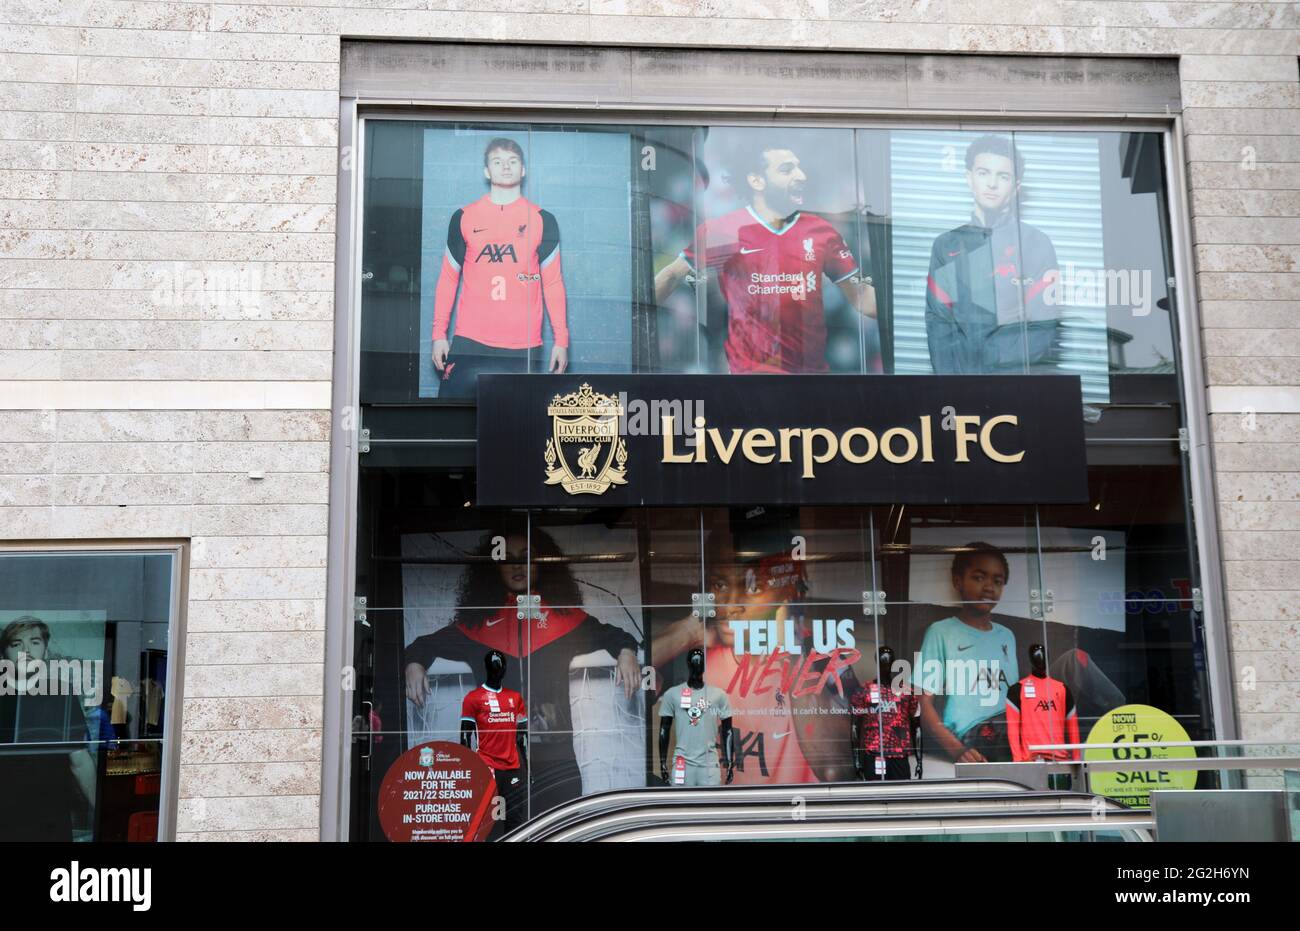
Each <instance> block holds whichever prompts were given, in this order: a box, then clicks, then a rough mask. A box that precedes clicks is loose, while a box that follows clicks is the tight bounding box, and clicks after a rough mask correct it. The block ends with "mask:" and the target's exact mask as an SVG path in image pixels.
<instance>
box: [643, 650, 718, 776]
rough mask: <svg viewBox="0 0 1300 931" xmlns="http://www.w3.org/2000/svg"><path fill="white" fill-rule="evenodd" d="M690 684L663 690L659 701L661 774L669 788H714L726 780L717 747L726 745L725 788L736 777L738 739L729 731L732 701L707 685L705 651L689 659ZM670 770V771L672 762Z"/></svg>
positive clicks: (692, 655)
mask: <svg viewBox="0 0 1300 931" xmlns="http://www.w3.org/2000/svg"><path fill="white" fill-rule="evenodd" d="M686 664H687V675H686V682H684V683H683V684H681V685H674V686H673V687H672V688H670V689H669V690H668V691H666V692H664V695H663V698H661V699H660V701H659V775H660V778H662V779H663V781H664V784H665V785H670V786H716V785H719V784H720V783H721V781H722V779H721V773H720V771H719V768H718V743H719V739H720V740H721V743H722V766H723V767H725V768H726V770H727V778H726V782H727V785H731V781H732V779H734V778H735V776H736V770H735V760H736V754H735V746H734V741H735V736H734V732H733V731H732V729H731V703H730V701H728V699H727V693H726V692H724V691H723V690H722V689H720V688H718V687H717V686H713V685H709V686H706V685H705V684H704V651H703V650H701V649H700V648H698V647H696V648H695V649H694V650H691V652H690V655H689V656H688V657H687V658H686ZM674 725H676V728H677V742H676V747H675V748H674V750H673V753H672V756H671V758H670V757H669V754H668V737H669V735H670V734H671V733H672V729H673V726H674ZM670 759H671V760H672V772H671V773H670V772H669V760H670Z"/></svg>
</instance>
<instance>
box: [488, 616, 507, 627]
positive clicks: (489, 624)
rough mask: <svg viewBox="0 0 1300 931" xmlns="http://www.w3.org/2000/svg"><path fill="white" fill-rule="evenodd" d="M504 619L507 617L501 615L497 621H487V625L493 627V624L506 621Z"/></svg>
mask: <svg viewBox="0 0 1300 931" xmlns="http://www.w3.org/2000/svg"><path fill="white" fill-rule="evenodd" d="M504 620H505V618H503V617H499V618H497V619H496V620H495V621H487V622H486V623H487V626H488V627H492V626H494V625H496V624H500V623H501V622H502V621H504Z"/></svg>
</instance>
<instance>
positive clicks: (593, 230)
mask: <svg viewBox="0 0 1300 931" xmlns="http://www.w3.org/2000/svg"><path fill="white" fill-rule="evenodd" d="M365 152H366V156H365V177H364V184H363V191H364V197H365V207H364V217H363V247H362V249H363V251H362V275H361V277H362V297H363V306H364V314H363V334H362V351H363V355H364V357H365V358H366V360H367V362H368V363H369V364H367V365H365V366H364V367H363V369H364V372H363V377H364V386H365V388H364V392H363V393H364V394H366V395H367V396H368V398H369V399H370V400H371V401H372V402H381V401H403V402H405V401H435V400H442V401H444V402H447V401H459V402H472V401H473V400H474V397H475V384H476V382H475V379H476V376H477V374H478V373H479V372H536V373H546V372H559V371H570V372H577V373H587V372H591V373H602V372H606V373H608V372H684V373H689V372H714V373H732V374H750V373H778V374H781V373H804V374H808V373H813V374H816V373H830V374H834V373H841V374H853V373H858V374H861V373H868V374H870V373H885V374H894V373H896V374H929V373H932V372H933V373H939V374H1035V373H1051V374H1068V375H1077V376H1079V378H1080V381H1081V385H1082V389H1083V398H1084V402H1085V405H1086V406H1087V407H1086V409H1087V412H1088V413H1089V415H1090V416H1091V417H1097V416H1099V412H1100V407H1099V405H1105V404H1107V403H1110V402H1112V401H1119V402H1121V403H1134V402H1148V401H1168V400H1173V399H1175V398H1176V384H1175V381H1174V378H1173V359H1174V351H1173V327H1172V322H1171V307H1172V306H1173V305H1172V303H1171V302H1172V301H1173V299H1174V296H1173V295H1172V294H1171V288H1170V286H1169V284H1168V282H1169V280H1170V275H1171V264H1170V255H1169V253H1170V249H1169V240H1168V235H1167V232H1166V231H1167V217H1166V205H1165V202H1164V199H1163V196H1162V191H1163V190H1164V176H1163V171H1162V167H1161V155H1160V137H1159V135H1158V134H1155V133H1129V132H1095V131H1094V132H1074V131H1065V130H1061V131H1053V132H1027V131H1015V132H985V131H980V130H967V129H952V130H934V129H927V130H914V129H894V130H884V129H871V130H868V129H859V130H854V129H848V128H845V129H830V128H813V127H801V126H793V125H792V126H763V127H756V126H734V125H710V126H646V125H615V124H513V123H494V124H489V123H463V122H462V123H446V122H434V121H406V120H368V121H366V136H365Z"/></svg>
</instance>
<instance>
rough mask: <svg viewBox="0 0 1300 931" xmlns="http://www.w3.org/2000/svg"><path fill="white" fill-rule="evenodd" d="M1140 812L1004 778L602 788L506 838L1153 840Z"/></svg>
mask: <svg viewBox="0 0 1300 931" xmlns="http://www.w3.org/2000/svg"><path fill="white" fill-rule="evenodd" d="M1152 827H1153V822H1152V820H1151V816H1150V814H1149V813H1148V812H1141V811H1131V810H1129V809H1127V808H1125V807H1124V806H1122V805H1119V804H1117V803H1115V802H1111V801H1110V800H1108V799H1104V798H1101V797H1100V796H1093V795H1087V794H1084V793H1076V792H1043V791H1034V790H1031V789H1029V788H1027V787H1025V786H1023V785H1020V784H1018V783H1014V782H1010V781H1006V780H996V779H989V780H971V779H952V780H934V781H930V780H927V781H926V782H925V783H920V782H916V783H889V782H881V783H844V784H835V785H817V786H788V787H768V786H738V787H717V788H707V789H680V790H674V791H671V792H666V791H664V790H663V789H638V790H623V791H617V792H606V793H601V794H598V795H593V796H588V797H585V798H582V799H577V800H575V801H573V802H571V803H569V804H567V805H563V806H560V807H559V808H556V809H553V810H551V811H549V812H547V813H546V814H544V815H541V816H540V817H538V818H534V819H533V820H532V821H530V822H529V823H528V824H525V825H523V826H522V827H520V828H519V829H517V830H516V831H514V832H512V833H511V834H509V835H507V836H506V837H505V838H503V840H505V841H508V842H528V841H706V840H707V841H739V840H751V841H791V840H818V841H829V840H848V841H888V840H894V841H897V840H909V841H917V840H919V841H927V840H931V841H935V840H943V841H961V840H979V841H991V840H1003V841H1048V842H1051V841H1057V842H1063V841H1117V842H1143V841H1149V840H1151V839H1152V834H1151V829H1152Z"/></svg>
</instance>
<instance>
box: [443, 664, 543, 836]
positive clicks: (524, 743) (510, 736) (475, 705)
mask: <svg viewBox="0 0 1300 931" xmlns="http://www.w3.org/2000/svg"><path fill="white" fill-rule="evenodd" d="M505 677H506V657H505V654H504V653H502V652H501V651H500V650H490V651H488V652H487V653H486V654H485V655H484V656H483V684H482V685H480V686H479V687H478V688H476V689H474V690H473V691H472V692H470V693H469V694H468V695H466V696H465V700H464V701H463V702H461V709H460V742H461V745H462V746H466V747H473V746H474V744H473V742H472V738H473V737H474V736H475V735H476V734H477V736H478V755H479V756H480V757H482V758H483V762H485V763H487V765H488V766H489V767H491V769H492V774H493V775H494V776H495V777H496V784H497V797H498V798H500V799H501V803H499V804H504V806H505V810H504V812H500V813H498V810H495V809H494V813H493V816H494V817H496V818H499V819H500V820H502V821H504V829H505V830H506V831H510V830H513V829H514V828H516V827H518V826H519V825H521V824H523V823H524V820H525V818H526V816H527V811H528V709H527V708H526V707H524V697H523V696H522V695H520V694H519V693H518V692H516V691H515V690H514V689H507V688H504V687H503V686H502V682H503V681H504V680H505ZM502 815H503V816H504V817H502Z"/></svg>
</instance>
